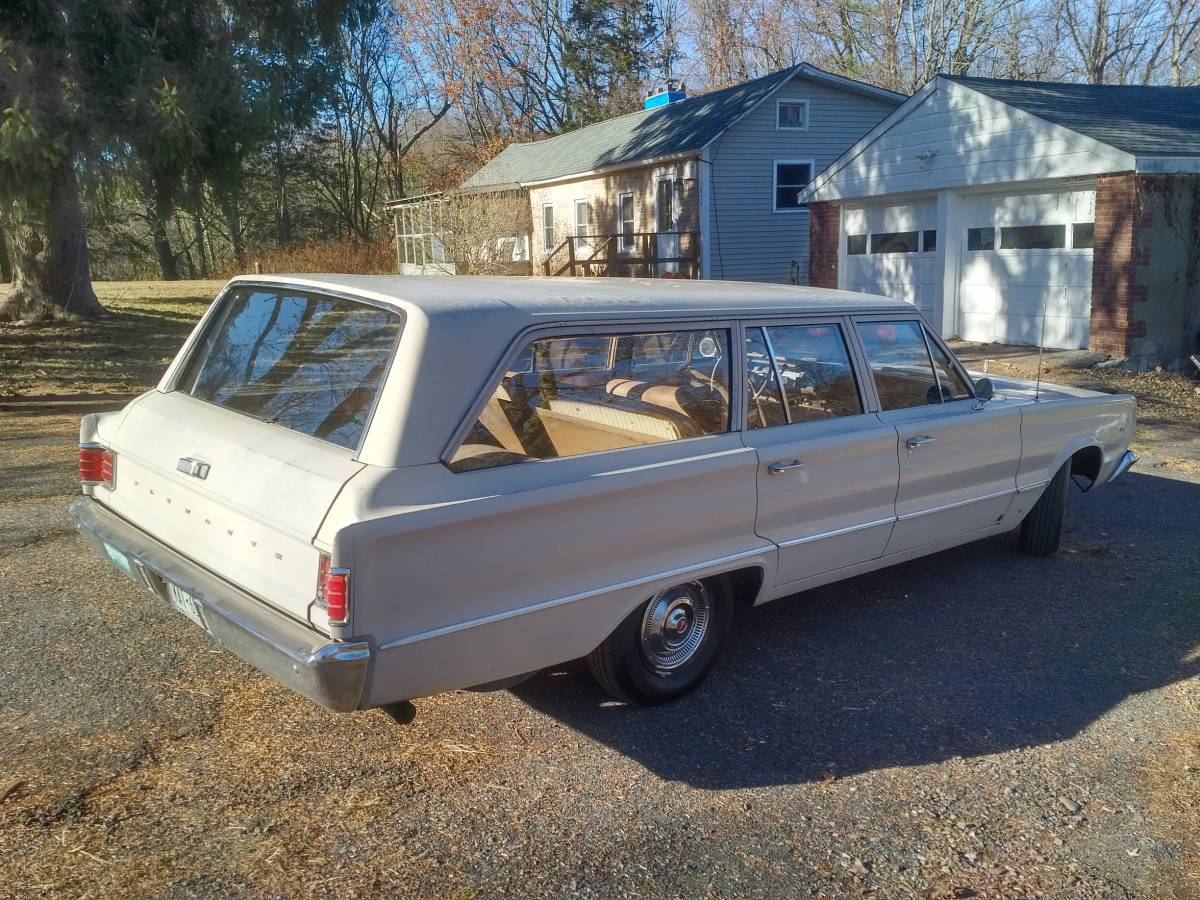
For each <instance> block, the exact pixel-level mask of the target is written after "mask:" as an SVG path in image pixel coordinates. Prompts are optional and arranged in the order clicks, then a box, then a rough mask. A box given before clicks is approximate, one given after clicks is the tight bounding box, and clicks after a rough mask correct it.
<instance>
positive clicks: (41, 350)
mask: <svg viewBox="0 0 1200 900" xmlns="http://www.w3.org/2000/svg"><path fill="white" fill-rule="evenodd" d="M222 284H223V282H220V281H178V282H137V281H128V282H96V285H95V287H96V293H97V295H98V296H99V297H100V302H101V303H103V304H104V305H105V307H107V308H108V310H109V311H110V312H111V313H112V318H109V319H104V320H101V321H98V322H56V323H51V324H48V325H19V326H14V325H0V399H11V398H13V397H38V398H44V399H47V400H49V399H69V398H74V397H78V396H79V395H81V394H82V395H89V396H90V395H95V394H115V395H128V394H137V393H140V392H141V391H144V390H146V389H147V388H149V387H151V386H152V385H153V384H154V383H155V382H156V381H157V380H158V378H159V376H160V375H161V374H162V373H163V370H164V369H166V367H167V363H169V362H170V361H171V359H172V358H173V357H174V356H175V352H176V351H177V350H178V349H179V345H180V344H182V343H183V340H184V338H186V337H187V335H188V332H190V331H191V330H192V326H194V325H195V324H196V320H197V319H199V318H200V315H201V313H203V312H204V310H205V309H206V308H207V307H208V305H209V304H210V303H211V302H212V299H213V297H215V296H216V294H217V291H219V290H220V289H221V285H222Z"/></svg>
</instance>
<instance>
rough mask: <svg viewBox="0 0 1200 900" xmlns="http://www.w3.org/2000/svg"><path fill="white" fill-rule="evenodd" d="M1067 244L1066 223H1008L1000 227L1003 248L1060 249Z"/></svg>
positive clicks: (1001, 246) (1001, 247)
mask: <svg viewBox="0 0 1200 900" xmlns="http://www.w3.org/2000/svg"><path fill="white" fill-rule="evenodd" d="M1065 246H1067V226H1066V225H1007V226H1005V227H1004V228H1001V229H1000V249H1001V250H1059V249H1061V248H1063V247H1065Z"/></svg>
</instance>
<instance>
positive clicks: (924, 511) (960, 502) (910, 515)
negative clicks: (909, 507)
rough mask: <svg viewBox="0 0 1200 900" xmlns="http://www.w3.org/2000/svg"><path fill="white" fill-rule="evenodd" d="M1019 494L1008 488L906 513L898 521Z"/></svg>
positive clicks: (1014, 489)
mask: <svg viewBox="0 0 1200 900" xmlns="http://www.w3.org/2000/svg"><path fill="white" fill-rule="evenodd" d="M1016 492H1017V490H1016V488H1008V489H1007V490H1003V491H996V492H995V493H992V494H984V495H983V496H982V497H972V498H971V499H970V500H956V501H955V502H954V503H945V504H943V505H942V506H934V507H931V508H930V509H922V510H918V511H917V512H911V513H905V514H904V515H902V516H900V517H899V519H898V520H897V521H900V522H907V521H908V520H909V519H919V518H920V517H921V516H931V515H933V514H934V513H940V512H946V510H949V509H958V508H959V507H960V506H970V505H971V504H972V503H982V502H983V501H984V500H995V499H997V498H998V497H1008V496H1009V495H1011V494H1015V493H1016Z"/></svg>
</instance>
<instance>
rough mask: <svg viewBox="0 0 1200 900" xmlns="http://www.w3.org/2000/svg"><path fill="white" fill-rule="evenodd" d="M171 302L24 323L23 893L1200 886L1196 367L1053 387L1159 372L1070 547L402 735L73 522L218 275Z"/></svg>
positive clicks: (831, 891)
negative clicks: (649, 693)
mask: <svg viewBox="0 0 1200 900" xmlns="http://www.w3.org/2000/svg"><path fill="white" fill-rule="evenodd" d="M162 288H163V286H161V285H153V286H141V285H139V286H130V285H114V286H106V287H103V288H102V291H101V295H102V297H103V298H104V299H105V301H106V302H107V303H108V304H109V305H110V307H111V308H112V309H113V310H114V312H115V313H116V315H115V317H114V319H112V320H110V321H109V322H107V323H105V324H104V325H103V326H101V328H100V329H99V330H95V331H89V330H87V329H86V328H84V327H82V326H75V325H65V326H54V327H53V328H49V329H45V330H43V331H41V332H35V331H20V330H18V329H12V328H7V329H6V328H3V327H0V660H2V662H0V897H30V896H45V897H108V896H134V897H193V896H214V895H220V896H226V895H229V896H248V897H270V896H287V897H310V896H311V897H334V896H337V897H354V896H364V897H365V896H377V895H380V894H384V895H403V896H429V897H445V896H450V897H464V898H465V897H480V896H497V895H529V896H547V897H551V896H553V897H559V896H564V895H581V896H601V897H617V896H626V895H629V894H635V893H636V894H640V895H653V896H689V897H690V896H728V895H748V896H819V897H843V896H871V897H972V896H979V897H1001V896H1003V897H1033V896H1056V897H1058V896H1083V897H1180V898H1182V897H1200V814H1198V813H1197V810H1198V809H1200V677H1198V676H1200V557H1198V556H1197V552H1196V543H1197V539H1198V538H1200V470H1197V469H1196V464H1197V462H1198V461H1200V397H1197V396H1196V395H1195V393H1194V386H1195V384H1196V382H1194V381H1189V380H1188V379H1186V378H1178V377H1175V376H1159V375H1157V374H1156V373H1148V374H1147V375H1143V376H1131V375H1127V374H1125V373H1122V372H1118V371H1114V370H1106V369H1100V370H1096V369H1080V368H1069V367H1067V366H1065V365H1064V366H1062V367H1058V366H1056V367H1055V368H1054V369H1052V370H1051V371H1052V374H1050V373H1049V372H1048V373H1047V378H1048V380H1057V381H1072V382H1073V383H1084V380H1085V379H1091V381H1089V382H1087V383H1089V384H1095V385H1098V386H1101V387H1104V388H1106V389H1120V390H1133V391H1134V392H1135V393H1136V394H1137V395H1138V397H1139V402H1140V403H1141V405H1142V410H1143V424H1142V425H1141V426H1140V427H1139V432H1138V438H1137V439H1138V443H1139V447H1140V449H1143V450H1144V451H1145V452H1146V454H1147V458H1146V460H1145V461H1144V464H1143V465H1139V466H1138V467H1137V468H1136V469H1135V470H1134V471H1133V472H1132V473H1131V474H1130V475H1128V476H1127V477H1126V478H1124V479H1122V480H1121V481H1120V482H1118V483H1116V484H1114V485H1112V486H1109V487H1106V488H1104V489H1101V490H1096V491H1094V492H1091V493H1089V494H1087V495H1080V494H1078V493H1073V494H1072V496H1071V498H1070V509H1069V510H1068V515H1067V524H1066V529H1065V533H1064V539H1063V545H1062V549H1061V551H1060V552H1059V554H1058V555H1057V556H1055V557H1053V558H1050V559H1032V558H1029V557H1025V556H1022V555H1020V554H1019V553H1017V552H1016V550H1015V546H1014V542H1013V540H1012V538H1011V537H1008V536H1006V537H1002V538H997V539H992V540H988V541H983V542H979V543H976V544H972V545H968V546H965V547H962V548H959V549H956V550H952V551H948V552H945V553H941V554H937V555H936V556H933V557H929V558H926V559H923V560H918V561H916V562H912V563H908V564H904V565H901V566H897V567H894V568H892V569H889V570H886V571H883V572H877V573H873V574H870V575H866V576H862V577H859V578H855V579H852V580H850V581H847V582H843V583H841V584H836V585H831V586H829V587H826V588H821V589H818V590H814V591H810V592H808V593H806V594H804V595H801V596H798V597H796V598H792V599H789V600H784V601H780V602H777V603H773V604H769V605H768V606H765V607H761V608H759V609H756V610H752V611H750V612H749V613H748V614H746V615H745V616H743V617H742V618H741V619H740V620H739V621H738V623H737V625H736V628H735V634H734V639H733V641H732V643H731V646H730V648H729V650H728V652H727V653H726V654H725V655H724V656H723V658H722V660H721V661H720V663H719V664H718V666H717V668H716V670H715V671H714V672H713V674H712V676H711V677H710V679H709V680H708V681H707V682H706V683H705V684H704V685H703V686H702V687H701V689H700V690H698V691H697V692H695V693H694V694H692V695H690V696H688V697H686V698H684V699H683V700H681V701H678V702H676V703H673V704H670V705H668V706H664V707H660V708H656V709H648V710H638V709H629V708H625V707H623V706H621V705H619V704H615V703H613V702H612V701H610V700H608V699H607V698H605V697H604V696H603V695H602V694H600V692H599V691H598V689H597V688H596V687H595V686H594V685H593V684H592V683H591V681H590V680H589V678H588V676H587V674H586V672H585V671H584V670H583V669H581V668H580V667H579V666H578V665H577V664H569V665H564V666H561V667H557V668H556V669H554V670H552V671H548V672H545V673H543V674H541V675H540V676H538V677H536V678H535V679H533V680H531V681H529V682H527V683H525V684H524V685H521V686H520V687H518V688H516V689H514V690H512V691H503V692H496V693H488V694H477V693H466V692H459V693H453V694H447V695H443V696H439V697H435V698H431V699H427V700H420V701H417V704H416V705H417V710H418V713H417V718H416V720H415V721H414V722H413V723H412V724H411V725H408V726H404V727H401V726H398V725H396V724H394V723H393V722H392V721H391V720H389V719H387V718H386V717H385V716H383V715H382V714H380V713H378V712H370V713H360V714H353V715H336V714H333V713H328V712H325V711H324V710H321V709H318V708H316V707H314V706H312V705H311V704H309V703H308V702H307V701H305V700H303V699H301V698H298V697H296V696H293V695H291V694H289V693H288V692H286V691H284V690H283V689H281V688H279V687H278V686H277V685H275V684H274V683H273V682H272V681H271V680H270V679H268V678H266V677H264V676H261V675H259V674H258V673H256V672H255V671H253V670H252V669H250V668H249V667H248V666H246V665H244V664H243V663H241V662H240V661H239V660H237V659H236V658H234V657H232V656H230V655H229V654H227V653H225V652H223V651H220V650H218V649H217V648H215V647H213V646H212V645H211V644H209V643H208V642H207V641H206V639H205V636H204V635H203V634H202V633H200V632H199V631H198V629H194V628H192V627H191V626H190V625H189V624H188V623H187V621H186V620H184V619H183V618H182V617H180V616H179V615H177V614H176V613H174V612H173V611H172V610H170V609H169V608H166V607H165V605H163V604H161V603H160V602H158V601H157V600H155V599H154V598H152V597H150V596H149V595H146V594H143V593H141V592H140V590H139V589H138V588H136V587H134V586H133V585H132V584H131V583H130V582H128V581H127V580H125V579H124V578H123V577H122V576H120V575H119V574H118V573H117V572H116V570H115V569H113V568H112V567H111V566H110V565H108V564H107V563H104V562H102V561H101V560H99V559H98V558H96V557H95V556H93V555H92V554H91V553H90V552H88V551H87V549H86V548H85V547H84V546H83V544H82V543H81V542H80V541H79V539H78V538H77V537H76V536H75V535H74V533H73V532H72V530H71V528H70V526H69V523H68V521H67V519H66V516H65V508H66V505H67V503H68V502H69V500H70V498H71V497H72V496H73V494H74V493H75V491H76V488H77V483H76V480H75V479H76V475H75V471H74V466H75V440H76V429H77V423H78V417H79V415H80V414H81V413H83V412H87V411H92V410H96V409H104V408H112V407H113V406H114V405H119V403H120V402H123V399H124V398H125V397H126V396H129V395H131V394H134V393H137V392H138V391H140V390H143V389H145V388H146V387H147V386H149V385H150V384H152V383H153V382H154V381H155V380H156V377H157V374H158V372H160V371H161V369H162V368H163V367H164V366H165V364H166V360H167V359H168V358H169V357H170V355H171V354H172V353H173V351H174V348H175V347H176V346H178V344H179V343H180V342H181V341H182V339H183V336H184V335H185V334H186V332H187V330H188V328H189V327H190V323H191V322H192V321H194V319H195V317H196V316H198V315H199V313H200V312H201V311H202V310H203V308H204V305H205V303H206V301H207V299H208V298H209V297H211V295H212V294H213V293H215V288H216V285H208V284H205V285H196V284H183V285H178V286H172V287H171V288H169V289H168V290H163V289H162ZM151 297H152V298H153V299H147V298H151ZM974 352H975V350H973V349H971V348H966V349H965V350H964V353H965V354H970V353H974ZM983 352H984V353H985V358H989V359H991V362H990V363H989V369H990V371H993V372H996V373H1000V372H1001V371H1002V370H1001V368H1000V366H1001V365H1006V366H1011V367H1013V368H1012V371H1013V373H1014V374H1016V373H1018V372H1020V371H1023V370H1022V369H1021V367H1022V365H1023V362H1022V359H1023V358H1024V357H1023V356H1022V355H1021V354H1012V357H1014V358H1013V359H1010V361H1009V362H1000V361H998V359H997V358H998V356H999V355H1000V354H999V351H996V350H992V349H991V348H984V351H983ZM987 353H990V354H991V355H990V356H988V355H987ZM81 356H82V358H83V359H84V360H85V365H84V366H80V365H79V364H78V362H77V361H76V360H78V359H79V358H80V357H81ZM1064 362H1065V361H1064ZM974 365H975V364H974V363H973V362H972V366H974ZM1076 379H1079V380H1078V381H1076Z"/></svg>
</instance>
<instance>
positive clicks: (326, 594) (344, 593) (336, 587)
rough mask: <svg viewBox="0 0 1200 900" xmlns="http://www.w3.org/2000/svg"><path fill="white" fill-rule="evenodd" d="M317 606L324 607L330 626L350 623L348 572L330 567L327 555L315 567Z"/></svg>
mask: <svg viewBox="0 0 1200 900" xmlns="http://www.w3.org/2000/svg"><path fill="white" fill-rule="evenodd" d="M317 605H318V606H323V607H325V615H326V616H328V617H329V624H330V625H345V624H346V623H347V622H349V621H350V570H349V569H345V568H342V567H340V566H331V565H330V564H329V554H328V553H322V554H321V561H320V562H319V563H318V565H317Z"/></svg>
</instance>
